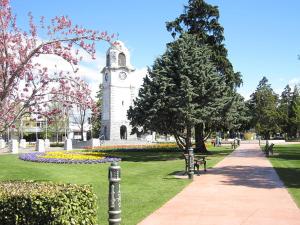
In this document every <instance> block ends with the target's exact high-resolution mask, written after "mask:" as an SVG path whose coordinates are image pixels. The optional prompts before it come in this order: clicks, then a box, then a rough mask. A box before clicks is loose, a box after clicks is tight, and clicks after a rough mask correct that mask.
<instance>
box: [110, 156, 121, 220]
mask: <svg viewBox="0 0 300 225" xmlns="http://www.w3.org/2000/svg"><path fill="white" fill-rule="evenodd" d="M108 180H109V194H108V207H109V209H108V215H109V218H108V222H109V225H119V224H121V189H120V181H121V168H120V166H119V165H118V163H117V162H112V163H111V165H110V167H109V169H108Z"/></svg>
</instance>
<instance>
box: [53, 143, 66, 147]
mask: <svg viewBox="0 0 300 225" xmlns="http://www.w3.org/2000/svg"><path fill="white" fill-rule="evenodd" d="M50 147H64V143H50Z"/></svg>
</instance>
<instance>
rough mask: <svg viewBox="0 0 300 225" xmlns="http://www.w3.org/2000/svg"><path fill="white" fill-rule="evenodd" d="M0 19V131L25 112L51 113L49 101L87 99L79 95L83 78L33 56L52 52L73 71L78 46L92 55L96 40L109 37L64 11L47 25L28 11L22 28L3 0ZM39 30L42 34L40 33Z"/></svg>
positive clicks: (86, 102) (86, 90)
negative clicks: (26, 27) (74, 21)
mask: <svg viewBox="0 0 300 225" xmlns="http://www.w3.org/2000/svg"><path fill="white" fill-rule="evenodd" d="M0 21H1V22H0V84H1V85H0V108H1V111H0V132H3V131H5V130H6V129H7V128H8V127H10V126H12V124H13V123H15V122H16V121H17V120H18V119H19V118H21V117H22V116H23V115H24V114H26V113H27V112H29V113H36V114H43V115H44V116H51V115H53V113H54V112H55V110H54V111H52V112H49V111H48V108H49V107H48V104H49V102H50V101H52V102H58V101H59V102H63V104H64V105H65V107H69V106H71V105H73V104H74V103H77V105H86V106H88V105H91V103H92V99H91V98H90V97H88V99H85V98H84V97H86V96H88V93H90V90H89V88H88V85H87V84H86V83H85V82H84V81H83V80H81V79H80V78H79V77H75V76H74V74H73V73H68V72H64V71H59V70H57V71H55V72H53V73H52V72H50V71H49V69H48V67H47V65H41V64H40V63H39V62H38V58H39V57H40V56H42V55H54V56H56V57H58V58H60V59H61V60H64V61H66V62H68V63H69V64H70V68H72V69H73V72H76V71H77V69H78V64H79V62H80V61H81V59H82V54H81V52H86V53H88V54H89V55H90V56H91V57H92V58H94V57H95V42H96V41H100V40H106V41H108V42H111V37H110V36H108V35H107V33H106V32H102V33H99V32H98V31H94V30H89V29H85V28H83V27H81V26H78V25H73V24H72V21H71V20H70V19H69V18H68V17H67V16H61V17H55V18H53V19H52V20H51V22H50V23H49V25H48V24H46V23H45V22H44V18H43V17H42V18H41V19H40V23H39V25H36V23H35V22H34V20H33V17H32V16H31V15H29V31H27V32H24V31H22V30H21V29H20V28H19V27H17V23H16V17H15V16H14V15H13V13H12V10H11V7H10V1H9V0H0ZM39 33H43V34H44V36H43V39H41V38H40V37H39ZM45 35H46V36H45ZM78 87H80V88H79V89H78Z"/></svg>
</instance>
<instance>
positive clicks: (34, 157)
mask: <svg viewBox="0 0 300 225" xmlns="http://www.w3.org/2000/svg"><path fill="white" fill-rule="evenodd" d="M43 155H45V153H41V152H32V153H24V154H20V155H19V159H21V160H24V161H30V162H41V163H64V164H74V163H78V164H96V163H107V162H118V161H121V159H120V158H116V157H110V156H107V157H105V158H102V159H81V160H80V159H55V158H43V157H41V156H43Z"/></svg>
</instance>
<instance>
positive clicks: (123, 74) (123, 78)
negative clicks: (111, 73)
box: [119, 72, 127, 80]
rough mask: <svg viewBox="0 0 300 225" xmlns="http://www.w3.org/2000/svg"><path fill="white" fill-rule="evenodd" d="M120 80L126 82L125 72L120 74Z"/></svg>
mask: <svg viewBox="0 0 300 225" xmlns="http://www.w3.org/2000/svg"><path fill="white" fill-rule="evenodd" d="M119 78H120V79H121V80H125V79H126V78H127V74H126V73H125V72H120V73H119Z"/></svg>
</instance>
